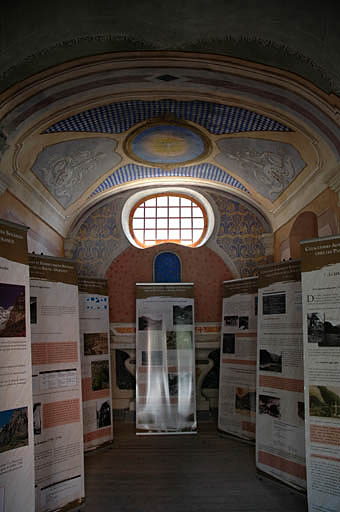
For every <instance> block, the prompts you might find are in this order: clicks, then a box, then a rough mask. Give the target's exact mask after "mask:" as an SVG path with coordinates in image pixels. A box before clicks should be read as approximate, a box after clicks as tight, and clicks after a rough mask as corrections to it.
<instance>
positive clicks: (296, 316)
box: [256, 261, 306, 490]
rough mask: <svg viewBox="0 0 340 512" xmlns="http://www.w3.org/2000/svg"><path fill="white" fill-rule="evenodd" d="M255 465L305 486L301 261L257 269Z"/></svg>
mask: <svg viewBox="0 0 340 512" xmlns="http://www.w3.org/2000/svg"><path fill="white" fill-rule="evenodd" d="M258 288H259V289H258V347H257V386H256V465H257V467H258V469H260V470H261V471H264V472H265V473H268V474H269V475H271V476H273V477H276V478H278V479H280V480H282V481H283V482H285V483H286V484H290V485H292V486H293V487H296V488H298V489H301V490H304V489H305V487H306V466H305V440H304V394H303V393H304V375H303V336H302V299H301V264H300V261H288V262H283V263H279V264H270V265H266V266H263V267H260V268H259V279H258Z"/></svg>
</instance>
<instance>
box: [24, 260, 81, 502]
mask: <svg viewBox="0 0 340 512" xmlns="http://www.w3.org/2000/svg"><path fill="white" fill-rule="evenodd" d="M29 264H30V282H31V330H32V364H33V372H32V373H33V376H32V377H33V410H34V425H33V427H34V435H35V484H36V512H50V511H54V510H60V509H61V510H62V509H63V508H72V506H73V505H74V506H77V505H79V504H80V503H81V502H82V501H83V499H84V455H83V451H84V450H83V420H82V396H81V371H80V352H79V306H78V281H77V273H76V268H75V264H74V263H73V262H72V261H70V260H66V259H62V258H53V257H48V256H36V255H34V254H30V255H29Z"/></svg>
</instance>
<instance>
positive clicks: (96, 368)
mask: <svg viewBox="0 0 340 512" xmlns="http://www.w3.org/2000/svg"><path fill="white" fill-rule="evenodd" d="M91 382H92V390H93V391H99V390H100V389H109V388H110V370H109V361H107V360H106V361H92V362H91Z"/></svg>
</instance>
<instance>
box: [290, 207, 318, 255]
mask: <svg viewBox="0 0 340 512" xmlns="http://www.w3.org/2000/svg"><path fill="white" fill-rule="evenodd" d="M317 236H318V219H317V216H316V215H315V213H313V212H303V213H300V215H298V217H297V218H296V219H295V221H294V224H293V226H292V229H291V230H290V233H289V247H290V257H291V258H293V259H296V258H297V259H298V258H300V257H301V249H300V242H301V240H306V239H309V238H316V237H317Z"/></svg>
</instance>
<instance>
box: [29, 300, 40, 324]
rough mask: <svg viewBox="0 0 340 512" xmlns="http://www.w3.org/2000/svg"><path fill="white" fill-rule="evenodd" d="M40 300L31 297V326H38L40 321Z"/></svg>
mask: <svg viewBox="0 0 340 512" xmlns="http://www.w3.org/2000/svg"><path fill="white" fill-rule="evenodd" d="M37 302H38V298H37V297H30V314H31V324H36V323H37V320H38V303H37Z"/></svg>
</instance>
